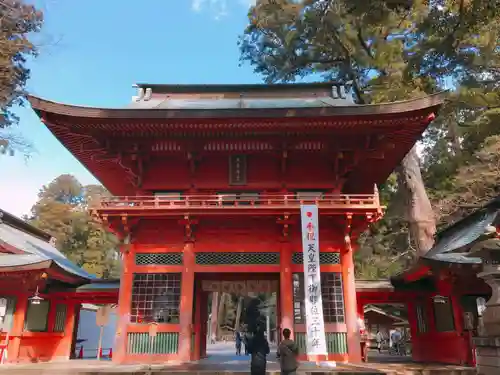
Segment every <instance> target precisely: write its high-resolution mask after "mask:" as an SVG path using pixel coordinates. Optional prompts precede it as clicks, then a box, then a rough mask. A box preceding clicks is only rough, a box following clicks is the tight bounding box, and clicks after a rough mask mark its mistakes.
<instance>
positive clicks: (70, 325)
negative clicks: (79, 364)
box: [58, 302, 80, 359]
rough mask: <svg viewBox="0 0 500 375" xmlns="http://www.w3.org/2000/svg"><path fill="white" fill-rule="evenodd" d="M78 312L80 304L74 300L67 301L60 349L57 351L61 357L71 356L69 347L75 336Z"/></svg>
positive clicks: (71, 345)
mask: <svg viewBox="0 0 500 375" xmlns="http://www.w3.org/2000/svg"><path fill="white" fill-rule="evenodd" d="M79 313H80V305H79V304H77V303H75V302H68V304H67V305H66V320H65V322H64V336H63V338H62V340H61V342H60V344H59V347H60V348H61V350H59V351H58V354H59V356H60V357H61V359H70V358H71V348H72V347H73V339H74V338H75V334H74V332H75V329H76V328H78V327H77V326H76V322H77V315H78V314H79Z"/></svg>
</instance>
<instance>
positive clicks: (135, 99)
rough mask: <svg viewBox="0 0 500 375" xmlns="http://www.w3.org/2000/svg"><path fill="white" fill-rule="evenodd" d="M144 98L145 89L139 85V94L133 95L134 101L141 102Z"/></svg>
mask: <svg viewBox="0 0 500 375" xmlns="http://www.w3.org/2000/svg"><path fill="white" fill-rule="evenodd" d="M143 98H144V89H143V88H142V87H139V88H138V89H137V96H133V97H132V101H134V102H140V101H141V100H142V99H143Z"/></svg>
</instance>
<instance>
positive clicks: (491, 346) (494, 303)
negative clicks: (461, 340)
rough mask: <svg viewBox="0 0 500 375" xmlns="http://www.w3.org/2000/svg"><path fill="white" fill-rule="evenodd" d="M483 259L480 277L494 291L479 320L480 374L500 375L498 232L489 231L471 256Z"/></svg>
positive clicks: (478, 361)
mask: <svg viewBox="0 0 500 375" xmlns="http://www.w3.org/2000/svg"><path fill="white" fill-rule="evenodd" d="M468 256H469V257H475V258H480V259H481V260H482V263H483V270H482V272H480V273H479V274H478V275H477V276H478V277H479V278H481V279H483V280H484V281H485V282H486V283H487V284H488V285H489V286H490V287H491V298H490V299H489V300H488V302H487V303H486V305H485V306H484V307H483V308H482V310H483V311H482V314H480V315H482V317H481V316H480V317H479V327H478V336H477V337H474V338H473V341H474V345H475V346H476V362H477V372H478V374H481V375H490V374H491V375H493V374H500V239H499V238H498V237H497V234H496V228H495V227H492V226H490V227H488V228H487V232H486V233H485V234H484V235H483V239H482V240H480V241H479V242H478V243H476V244H475V245H474V246H473V247H472V249H471V251H470V252H469V254H468Z"/></svg>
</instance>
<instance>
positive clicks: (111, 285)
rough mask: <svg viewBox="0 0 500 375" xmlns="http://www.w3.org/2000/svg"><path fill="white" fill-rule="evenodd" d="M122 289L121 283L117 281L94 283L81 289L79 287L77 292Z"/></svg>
mask: <svg viewBox="0 0 500 375" xmlns="http://www.w3.org/2000/svg"><path fill="white" fill-rule="evenodd" d="M119 288H120V281H119V280H116V281H113V282H105V283H101V282H94V283H90V284H85V285H82V286H80V287H78V288H77V289H76V290H77V292H87V291H93V290H107V289H119Z"/></svg>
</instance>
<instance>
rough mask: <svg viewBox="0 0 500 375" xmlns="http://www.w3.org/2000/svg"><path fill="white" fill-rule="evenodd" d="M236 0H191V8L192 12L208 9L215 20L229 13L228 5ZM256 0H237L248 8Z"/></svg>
mask: <svg viewBox="0 0 500 375" xmlns="http://www.w3.org/2000/svg"><path fill="white" fill-rule="evenodd" d="M235 2H236V0H191V9H192V10H193V11H194V12H202V11H205V10H206V11H209V12H210V13H212V14H213V15H214V18H215V19H216V20H220V19H221V18H223V17H225V16H227V15H228V14H229V11H228V5H229V4H234V3H235ZM255 2H256V0H239V1H238V3H239V5H241V6H243V7H244V8H249V7H250V6H252V5H255Z"/></svg>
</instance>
